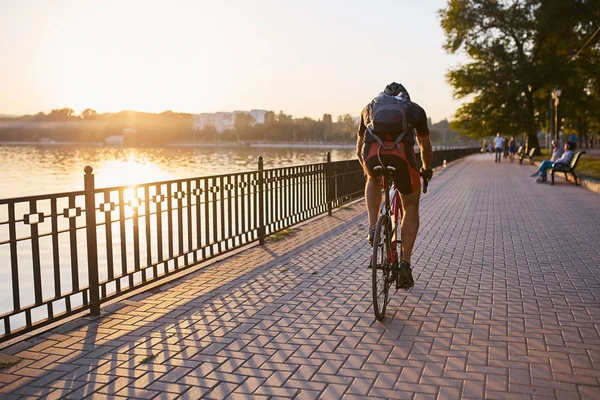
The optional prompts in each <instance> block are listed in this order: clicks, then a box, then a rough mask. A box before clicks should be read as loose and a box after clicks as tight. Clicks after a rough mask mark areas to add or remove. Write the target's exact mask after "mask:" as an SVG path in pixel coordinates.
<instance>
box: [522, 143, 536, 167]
mask: <svg viewBox="0 0 600 400" xmlns="http://www.w3.org/2000/svg"><path fill="white" fill-rule="evenodd" d="M535 150H536V148H535V147H532V148H531V150H529V153H526V152H525V149H524V148H523V149H522V151H521V156H520V157H519V164H521V165H523V160H524V159H526V158H528V159H529V163H530V164H533V155H534V154H535Z"/></svg>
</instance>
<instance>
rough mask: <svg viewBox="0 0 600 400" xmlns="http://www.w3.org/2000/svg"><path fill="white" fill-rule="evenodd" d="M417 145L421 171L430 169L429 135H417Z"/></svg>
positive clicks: (430, 147)
mask: <svg viewBox="0 0 600 400" xmlns="http://www.w3.org/2000/svg"><path fill="white" fill-rule="evenodd" d="M417 144H418V145H419V149H421V161H422V162H423V169H431V164H432V163H433V147H432V146H431V138H430V136H429V135H426V136H423V135H417Z"/></svg>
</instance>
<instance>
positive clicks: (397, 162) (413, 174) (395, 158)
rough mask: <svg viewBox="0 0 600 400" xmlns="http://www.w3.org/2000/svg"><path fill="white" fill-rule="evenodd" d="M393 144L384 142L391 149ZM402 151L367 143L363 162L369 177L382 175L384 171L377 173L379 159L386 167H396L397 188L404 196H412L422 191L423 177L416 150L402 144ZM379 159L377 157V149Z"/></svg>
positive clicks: (375, 143)
mask: <svg viewBox="0 0 600 400" xmlns="http://www.w3.org/2000/svg"><path fill="white" fill-rule="evenodd" d="M392 144H393V142H390V143H387V142H384V145H385V146H386V147H389V146H391V145H392ZM400 146H401V150H400V149H398V148H397V147H394V148H393V149H392V150H386V149H384V148H383V147H381V146H380V145H379V144H378V143H377V142H371V143H365V144H364V146H363V153H362V154H363V160H365V167H366V168H367V171H368V173H369V175H370V176H371V177H373V178H377V177H379V176H381V175H382V173H383V171H382V170H378V171H375V170H374V168H375V167H376V166H377V165H381V163H380V162H379V158H381V161H382V162H383V164H384V165H385V166H391V167H394V168H395V169H396V170H395V171H394V173H393V177H394V183H395V185H396V188H397V189H398V190H399V191H400V193H402V194H411V193H415V192H418V191H420V190H421V177H420V175H419V168H418V167H417V162H416V156H415V150H414V148H413V147H412V146H408V145H406V144H405V143H400ZM380 147H381V150H379V157H377V149H379V148H380Z"/></svg>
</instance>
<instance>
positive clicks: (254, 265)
mask: <svg viewBox="0 0 600 400" xmlns="http://www.w3.org/2000/svg"><path fill="white" fill-rule="evenodd" d="M532 171H533V167H528V166H519V165H518V164H516V163H515V164H508V163H502V164H500V165H496V164H494V162H493V157H492V156H484V155H478V156H472V157H470V158H468V159H466V160H463V161H459V162H457V163H456V164H454V165H452V166H451V167H449V168H448V169H446V170H445V171H443V172H442V173H441V174H439V175H438V176H437V177H436V179H435V181H432V183H431V185H430V192H429V193H428V194H427V195H425V196H424V197H423V201H422V204H423V208H424V209H425V210H424V212H423V216H422V232H421V236H420V237H419V240H418V242H417V248H416V250H415V255H414V259H413V263H414V265H415V277H416V287H415V288H414V289H413V290H412V291H410V292H404V291H401V292H400V291H399V292H397V293H396V294H395V295H394V296H393V298H392V301H391V303H390V305H389V306H388V314H387V317H386V319H385V321H384V322H383V323H379V322H377V321H375V320H374V318H373V314H372V308H371V292H370V274H369V271H367V269H366V268H365V265H366V264H367V262H368V259H369V249H368V248H367V247H366V246H365V245H364V237H365V232H366V226H365V224H364V221H365V218H366V217H365V213H364V212H363V206H362V204H355V205H353V206H351V207H349V208H346V209H342V210H339V211H337V212H336V213H334V215H333V216H332V217H323V218H320V219H318V220H315V221H313V222H312V223H311V224H307V225H304V226H302V227H300V228H298V230H297V231H296V235H295V236H293V237H288V238H286V239H285V240H282V241H279V242H271V243H269V244H268V245H267V246H266V247H264V248H260V247H254V248H252V249H249V250H247V251H245V252H243V253H241V254H239V255H237V256H234V257H232V258H229V259H227V260H224V261H221V262H219V263H217V264H215V265H214V266H211V267H209V268H207V269H204V270H201V271H199V272H196V273H194V274H192V275H191V276H189V277H187V278H185V279H183V280H180V281H177V282H175V283H171V284H169V285H167V286H163V287H162V288H160V289H158V290H154V291H153V292H152V293H148V294H145V295H138V296H136V297H134V298H132V299H130V300H127V301H123V302H121V303H120V305H116V306H111V307H110V310H109V311H110V313H108V314H107V315H105V316H104V317H103V318H101V319H99V320H95V321H89V320H79V323H80V326H79V327H73V326H72V325H69V326H66V327H63V328H62V329H61V330H60V331H59V332H58V333H57V331H54V332H52V333H48V334H45V335H43V336H42V337H38V338H34V339H30V341H29V343H32V345H30V347H29V348H25V347H26V345H25V344H23V345H20V346H16V347H13V348H11V349H8V350H4V351H3V352H7V351H8V352H10V353H12V354H15V355H16V356H17V357H19V358H21V359H22V361H21V362H20V363H19V364H17V365H16V366H13V367H10V368H8V369H4V370H2V371H0V382H1V383H0V385H2V386H1V387H0V397H1V398H2V399H12V398H15V399H16V398H22V397H23V398H25V397H27V396H31V397H33V398H37V397H42V396H45V398H48V399H56V398H68V399H82V398H85V397H86V396H90V397H91V398H94V399H95V398H99V399H100V398H107V399H109V398H110V399H118V398H141V399H150V398H160V399H175V398H179V399H197V398H201V397H205V398H211V399H213V398H214V399H217V398H240V399H241V398H249V397H251V398H256V399H261V398H265V399H266V398H297V399H307V398H324V399H335V398H347V399H362V398H365V397H371V398H400V399H438V398H439V399H455V398H473V399H481V398H490V399H493V398H509V399H518V398H526V399H533V398H535V399H543V398H559V399H579V398H585V399H593V398H596V399H598V398H600V335H599V332H600V303H599V298H600V267H599V265H600V240H599V239H598V238H599V234H600V196H598V195H595V194H593V193H590V192H587V191H585V190H583V189H581V188H577V187H575V186H574V185H572V184H565V183H564V181H561V182H559V183H558V184H557V185H556V186H554V187H551V186H549V185H536V184H534V183H532V181H533V179H532V178H529V174H530V173H531V172H532ZM81 322H83V324H82V323H81Z"/></svg>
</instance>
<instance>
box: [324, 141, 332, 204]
mask: <svg viewBox="0 0 600 400" xmlns="http://www.w3.org/2000/svg"><path fill="white" fill-rule="evenodd" d="M331 167H332V165H331V152H329V151H328V152H327V164H325V196H326V200H327V214H329V215H331V210H332V209H333V196H332V194H333V193H332V192H333V190H332V189H333V188H332V186H331V185H332V176H333V174H332V170H331Z"/></svg>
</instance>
